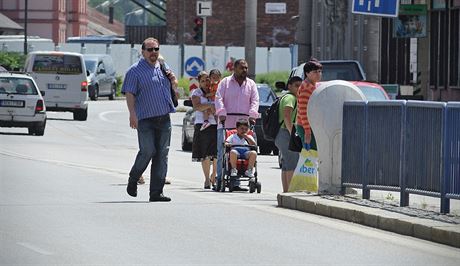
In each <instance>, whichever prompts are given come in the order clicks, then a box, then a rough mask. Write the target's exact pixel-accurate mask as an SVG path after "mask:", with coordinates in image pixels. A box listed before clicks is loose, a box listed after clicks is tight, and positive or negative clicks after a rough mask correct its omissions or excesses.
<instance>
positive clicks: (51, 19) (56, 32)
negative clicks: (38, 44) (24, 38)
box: [0, 0, 88, 43]
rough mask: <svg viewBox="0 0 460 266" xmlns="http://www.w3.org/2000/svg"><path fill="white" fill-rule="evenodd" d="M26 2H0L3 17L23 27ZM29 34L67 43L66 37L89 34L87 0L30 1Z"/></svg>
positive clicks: (17, 0)
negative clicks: (87, 32)
mask: <svg viewBox="0 0 460 266" xmlns="http://www.w3.org/2000/svg"><path fill="white" fill-rule="evenodd" d="M24 9H25V6H24V1H23V0H0V10H1V12H2V13H3V14H5V15H6V16H8V17H9V18H10V19H12V20H13V21H15V22H16V23H18V24H20V25H22V26H23V25H24ZM27 10H28V12H27V14H28V19H27V20H28V23H27V26H28V30H27V34H28V35H37V36H40V37H42V38H49V39H52V40H53V41H54V42H55V43H63V42H65V40H66V38H67V37H71V36H84V35H86V31H87V26H88V17H87V15H86V13H87V1H86V0H73V1H66V0H40V1H37V0H35V1H28V8H27Z"/></svg>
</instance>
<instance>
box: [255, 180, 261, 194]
mask: <svg viewBox="0 0 460 266" xmlns="http://www.w3.org/2000/svg"><path fill="white" fill-rule="evenodd" d="M256 188H257V193H260V192H261V191H262V184H261V183H260V182H257V183H256Z"/></svg>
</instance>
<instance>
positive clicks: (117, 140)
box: [0, 101, 460, 265]
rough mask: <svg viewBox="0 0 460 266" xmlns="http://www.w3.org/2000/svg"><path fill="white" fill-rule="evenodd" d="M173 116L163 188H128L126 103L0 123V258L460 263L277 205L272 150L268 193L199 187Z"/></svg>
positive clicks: (434, 250)
mask: <svg viewBox="0 0 460 266" xmlns="http://www.w3.org/2000/svg"><path fill="white" fill-rule="evenodd" d="M183 114H184V113H177V114H173V115H172V121H173V125H174V126H173V141H172V144H171V151H170V158H169V172H168V175H169V176H171V177H172V181H173V184H172V185H169V186H166V188H165V194H166V195H168V196H170V197H172V202H170V203H148V185H143V186H140V187H139V193H138V194H139V195H138V197H137V198H131V197H129V196H128V195H127V194H126V192H125V191H126V190H125V189H126V181H127V176H128V172H129V169H130V167H131V164H132V162H133V160H134V156H135V155H136V152H137V137H136V133H135V131H134V130H132V129H130V128H129V126H128V115H127V111H126V105H125V103H124V102H123V101H98V102H91V104H90V109H89V118H88V121H85V122H78V121H73V120H72V115H71V114H70V113H51V112H49V114H48V116H49V120H48V124H47V128H46V131H45V136H43V137H36V136H28V135H27V134H26V133H27V130H25V129H17V128H14V129H8V128H0V264H1V265H27V264H30V265H36V264H41V265H75V264H80V265H95V264H98V265H134V264H144V265H168V264H180V265H193V264H194V265H204V264H209V265H220V264H227V265H244V264H260V265H286V264H292V265H294V264H297V265H306V264H309V265H458V264H459V263H460V251H459V250H458V249H455V248H451V247H448V246H443V245H439V244H435V243H431V242H427V241H423V240H418V239H414V238H410V237H406V236H400V235H396V234H392V233H388V232H384V231H380V230H375V229H372V228H368V227H363V226H360V225H355V224H350V223H346V222H342V221H338V220H334V219H328V218H324V217H320V216H315V215H310V214H306V213H301V212H296V211H292V210H285V209H280V208H277V207H276V193H278V192H279V191H280V190H281V182H280V178H279V169H277V168H276V166H277V160H276V157H274V156H260V157H259V159H258V163H259V173H260V177H261V182H262V193H261V194H249V193H216V192H211V191H205V190H203V189H202V186H203V178H202V176H201V167H200V165H199V164H197V163H192V162H191V154H190V153H188V152H182V151H181V150H180V136H181V127H180V125H181V123H182V117H183Z"/></svg>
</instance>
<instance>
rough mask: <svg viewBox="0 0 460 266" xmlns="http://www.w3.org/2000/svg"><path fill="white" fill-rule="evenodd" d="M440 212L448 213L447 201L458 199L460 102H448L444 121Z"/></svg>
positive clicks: (459, 194)
mask: <svg viewBox="0 0 460 266" xmlns="http://www.w3.org/2000/svg"><path fill="white" fill-rule="evenodd" d="M443 144H444V145H443V147H444V154H443V159H444V163H443V179H444V180H443V182H442V187H441V212H443V213H448V212H449V209H450V204H449V199H460V102H455V103H454V102H449V103H447V107H446V110H445V119H444V142H443Z"/></svg>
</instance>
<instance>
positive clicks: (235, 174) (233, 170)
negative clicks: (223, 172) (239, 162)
mask: <svg viewBox="0 0 460 266" xmlns="http://www.w3.org/2000/svg"><path fill="white" fill-rule="evenodd" d="M230 176H238V170H236V169H235V168H232V170H230Z"/></svg>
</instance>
